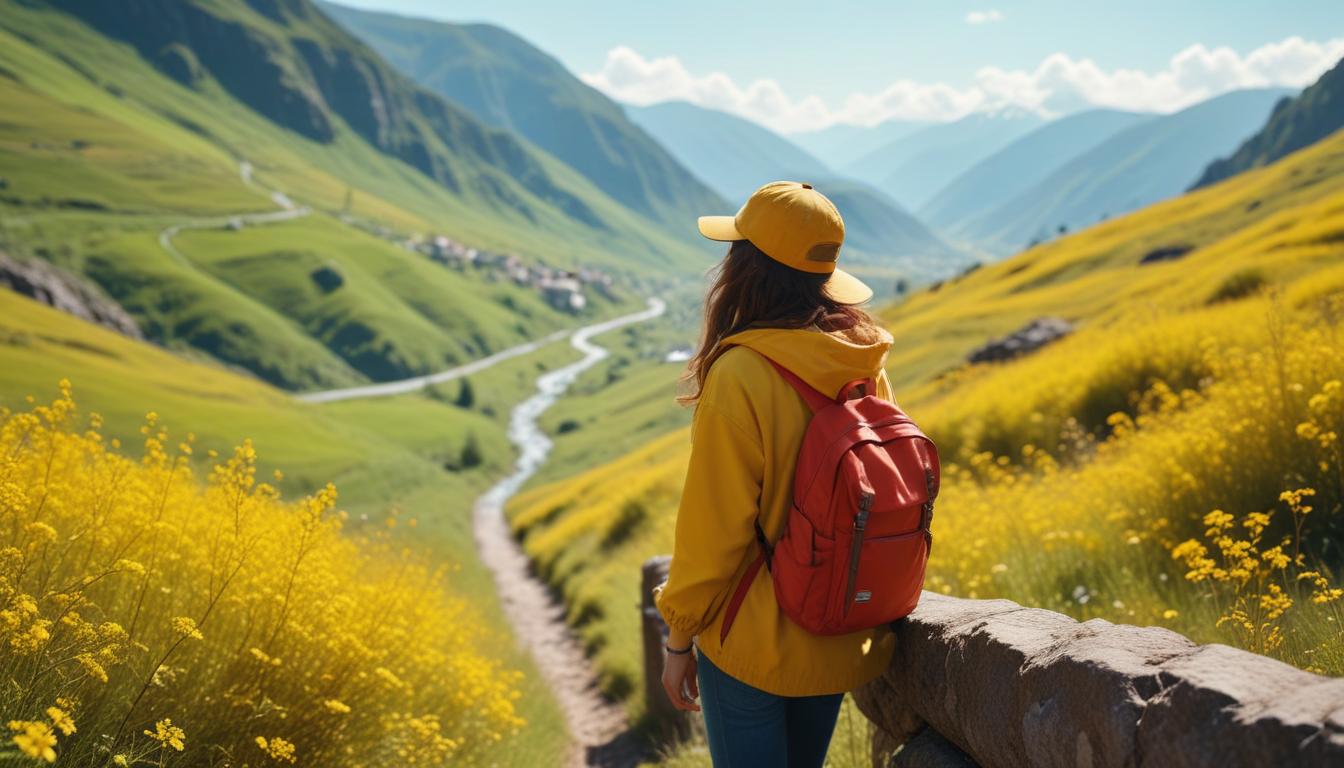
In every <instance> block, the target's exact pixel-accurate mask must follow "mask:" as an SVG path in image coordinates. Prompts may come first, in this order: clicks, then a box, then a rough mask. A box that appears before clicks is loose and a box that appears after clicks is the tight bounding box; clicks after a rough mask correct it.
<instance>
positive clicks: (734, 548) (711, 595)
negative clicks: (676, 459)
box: [655, 399, 765, 636]
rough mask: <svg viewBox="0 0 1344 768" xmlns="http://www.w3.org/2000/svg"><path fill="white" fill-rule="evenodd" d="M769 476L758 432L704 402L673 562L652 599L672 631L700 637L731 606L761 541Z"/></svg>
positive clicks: (697, 415) (698, 412)
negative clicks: (759, 519) (737, 581)
mask: <svg viewBox="0 0 1344 768" xmlns="http://www.w3.org/2000/svg"><path fill="white" fill-rule="evenodd" d="M764 472H765V456H764V451H763V449H762V445H761V435H760V430H759V428H757V427H756V425H755V424H754V423H749V424H746V425H744V424H742V423H740V422H739V421H738V420H736V419H733V418H732V417H730V416H728V415H727V413H726V412H725V411H724V410H721V409H720V408H719V407H718V406H716V405H715V404H714V403H713V402H710V401H706V400H703V399H702V400H701V401H700V403H699V404H698V405H697V406H696V412H695V419H694V423H693V426H692V430H691V461H690V466H689V467H688V469H687V472H686V484H685V487H684V489H683V490H682V494H681V506H680V508H679V509H678V511H677V527H676V541H675V544H674V545H673V549H672V563H671V566H670V569H669V573H668V579H667V583H666V584H664V585H663V586H662V587H661V588H660V589H659V590H658V592H657V593H656V595H655V599H656V603H657V606H658V611H659V612H660V613H661V614H662V616H663V620H664V621H666V622H667V625H668V626H669V627H671V628H672V629H674V630H678V631H680V632H682V633H684V634H686V635H688V636H694V635H697V634H699V633H700V632H701V631H702V630H704V629H705V628H706V627H708V626H709V625H710V624H711V623H712V622H713V621H714V618H715V616H716V615H717V614H718V612H719V610H720V609H721V608H722V607H723V605H724V603H725V602H727V600H728V597H729V595H730V594H731V593H732V590H733V587H734V586H735V585H734V583H733V576H735V575H736V573H737V570H738V568H739V566H740V565H741V564H742V562H743V559H744V556H745V555H746V553H747V551H748V550H749V549H750V547H751V546H752V542H753V541H755V538H756V534H755V527H754V523H755V520H756V516H757V514H758V512H759V509H760V499H761V483H762V479H763V477H764Z"/></svg>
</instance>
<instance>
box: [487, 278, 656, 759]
mask: <svg viewBox="0 0 1344 768" xmlns="http://www.w3.org/2000/svg"><path fill="white" fill-rule="evenodd" d="M666 309H667V305H666V304H664V303H663V301H662V300H661V299H656V298H654V299H649V308H648V309H646V310H644V311H642V312H636V313H634V314H630V315H624V316H622V317H617V318H614V319H612V320H607V321H605V322H601V323H596V324H594V325H589V326H587V327H585V328H582V329H580V330H578V331H576V332H575V333H574V336H573V337H572V338H571V339H570V343H571V344H573V345H574V348H575V349H578V350H579V351H580V352H582V353H583V358H582V359H580V360H579V361H578V362H574V363H570V364H569V365H567V366H565V367H563V368H557V369H556V370H554V371H551V372H549V373H546V374H543V375H542V376H540V377H538V379H537V393H536V394H535V395H533V396H532V397H530V398H528V399H527V400H524V401H523V402H521V403H519V404H518V405H516V406H514V409H513V411H512V413H511V414H510V415H509V440H510V441H511V442H512V443H513V444H514V446H515V447H516V448H517V449H518V462H517V464H516V465H515V466H514V470H513V472H512V473H510V474H509V475H508V476H507V477H505V478H504V479H502V480H500V481H499V482H498V483H496V484H495V485H494V486H493V487H492V488H490V490H488V491H486V492H485V493H484V494H483V495H482V496H481V497H480V498H479V499H477V500H476V508H475V511H474V513H473V523H474V525H473V528H474V529H475V532H476V550H477V553H478V554H479V556H480V558H481V562H483V563H485V566H486V567H487V568H489V569H490V572H491V574H492V575H493V576H494V578H495V591H496V592H498V593H499V601H500V605H501V606H502V607H503V609H504V615H505V617H506V618H507V619H508V620H509V624H510V625H512V627H513V631H514V635H515V636H516V637H517V638H518V641H519V642H520V643H522V644H523V645H524V646H525V647H526V648H527V649H528V650H529V651H530V652H531V654H532V657H533V659H534V660H535V661H536V665H537V668H538V669H539V670H540V672H541V675H542V677H543V678H545V680H546V683H547V685H549V686H550V688H551V691H552V693H553V694H554V695H555V698H556V701H557V702H558V703H559V705H560V709H561V710H562V711H563V712H564V715H565V724H566V725H567V726H568V727H569V733H570V737H571V738H572V739H573V741H574V746H573V747H572V748H571V753H570V755H569V756H568V760H567V761H566V764H567V765H569V766H609V767H610V768H633V766H635V765H636V764H637V763H638V762H639V758H640V757H641V754H640V750H639V747H638V744H637V743H636V740H635V739H634V736H633V734H631V733H630V732H629V729H628V723H627V722H626V717H625V711H624V709H623V708H622V707H621V706H620V705H618V704H613V703H611V702H609V701H607V700H606V699H605V698H604V697H603V696H602V693H601V691H599V690H598V688H597V673H596V672H595V670H594V669H593V666H592V663H591V662H590V661H589V659H588V656H587V654H585V653H584V652H583V645H582V643H581V642H580V641H579V639H578V638H577V637H576V636H575V635H574V633H573V632H572V631H571V630H570V628H569V625H568V624H566V623H565V607H564V605H563V604H562V603H560V602H559V601H558V600H556V599H555V597H553V596H552V594H551V592H550V590H549V589H548V588H547V586H546V585H545V584H544V583H543V582H542V581H541V580H540V579H538V578H537V577H536V575H535V574H533V573H532V568H531V563H530V561H529V560H528V558H527V555H526V554H525V553H524V552H523V550H522V547H520V546H519V545H518V542H517V541H516V540H515V539H514V537H513V535H512V533H511V532H510V530H509V525H508V522H507V521H506V520H505V518H504V505H505V504H506V503H507V502H508V500H509V498H511V497H512V496H513V495H514V494H515V493H517V492H518V489H519V488H521V487H522V486H523V484H524V483H526V482H527V481H528V479H530V478H531V477H532V475H534V474H536V472H537V470H538V469H540V468H541V466H542V465H543V464H544V463H545V462H546V457H547V455H548V454H549V453H550V451H551V446H552V443H551V440H550V438H549V437H547V436H546V433H545V432H544V431H542V429H541V427H540V426H539V425H538V423H537V419H538V417H539V416H541V414H542V413H543V412H545V411H546V409H547V408H550V407H551V406H552V405H554V404H555V401H556V400H558V399H559V398H560V396H561V395H563V394H564V393H565V390H567V389H569V386H570V385H571V384H573V383H574V380H575V379H577V378H578V377H579V374H581V373H583V372H584V371H586V370H588V369H589V368H592V367H593V366H594V365H597V364H598V363H599V362H601V361H602V359H603V358H605V357H606V356H607V355H608V354H610V353H609V352H608V350H607V349H606V348H604V347H600V346H598V345H597V344H594V343H593V342H592V341H591V339H592V338H593V337H594V336H597V335H598V334H601V333H605V332H607V331H610V330H612V329H615V328H619V327H621V326H624V325H629V324H631V323H638V322H643V321H645V320H651V319H653V318H655V317H658V316H659V315H661V314H662V313H663V312H664V310H666ZM631 615H632V616H633V614H631Z"/></svg>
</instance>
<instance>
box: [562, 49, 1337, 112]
mask: <svg viewBox="0 0 1344 768" xmlns="http://www.w3.org/2000/svg"><path fill="white" fill-rule="evenodd" d="M1341 58H1344V37H1341V38H1335V39H1332V40H1326V41H1324V42H1315V41H1309V40H1304V39H1302V38H1301V37H1289V38H1286V39H1284V40H1281V41H1279V42H1275V43H1267V44H1265V45H1262V46H1260V47H1259V48H1256V49H1255V50H1253V51H1251V52H1250V53H1247V54H1245V55H1241V54H1238V53H1237V52H1236V51H1234V50H1232V49H1231V48H1226V47H1218V48H1208V47H1206V46H1205V45H1203V44H1201V43H1196V44H1194V45H1191V46H1189V47H1187V48H1185V49H1184V50H1182V51H1180V52H1178V53H1176V55H1174V56H1172V57H1171V59H1170V60H1169V61H1168V62H1167V64H1166V66H1165V67H1163V68H1161V69H1157V70H1153V71H1145V70H1140V69H1126V68H1120V69H1112V70H1106V69H1103V68H1101V67H1100V66H1098V65H1097V64H1096V62H1094V61H1092V60H1091V59H1087V58H1081V59H1075V58H1073V57H1071V56H1069V55H1068V54H1065V53H1054V54H1051V55H1049V56H1047V57H1045V58H1044V59H1042V60H1041V62H1040V63H1039V64H1037V65H1036V67H1035V68H1034V69H1032V70H1020V69H1017V70H1009V69H1002V68H1000V67H993V66H987V67H982V68H981V69H980V70H978V71H977V72H976V73H975V75H974V76H973V78H972V79H971V82H970V83H969V84H967V85H964V86H954V85H950V84H948V83H941V82H919V81H915V80H908V79H903V80H896V81H894V82H892V83H889V84H888V85H886V86H885V87H883V88H881V89H880V90H877V91H872V92H855V93H851V94H849V95H848V96H846V97H845V98H844V99H843V100H842V101H841V102H840V103H838V104H828V103H826V102H825V101H824V100H822V99H821V98H820V97H819V96H816V95H815V94H809V95H802V96H797V97H795V96H791V95H790V94H789V93H787V92H786V91H785V89H784V87H783V86H782V85H780V84H779V82H777V81H775V80H771V79H762V80H753V81H752V82H750V83H746V84H745V85H744V84H739V83H737V82H736V81H734V80H733V79H732V78H731V77H729V76H728V75H727V74H724V73H722V72H710V73H708V74H694V73H692V72H691V71H690V70H688V69H687V68H686V66H685V65H684V64H683V63H682V62H681V60H680V59H679V58H677V57H675V56H664V57H661V58H653V59H646V58H644V57H643V56H642V55H640V54H639V52H637V51H635V50H633V49H631V48H628V47H625V46H621V47H618V48H613V49H612V50H611V51H609V52H608V53H607V60H606V62H605V63H604V64H603V66H602V68H601V69H600V70H598V71H596V72H591V73H587V74H584V75H581V77H582V78H583V80H584V81H585V82H587V83H588V84H589V85H592V86H593V87H595V88H597V89H599V90H601V91H603V92H605V93H606V94H608V95H609V96H611V97H612V98H614V99H616V100H618V101H624V102H628V103H631V104H638V105H644V104H653V103H656V102H660V101H672V100H682V101H689V102H691V103H694V104H699V105H701V106H704V107H710V108H712V109H719V110H723V111H725V112H730V113H733V114H736V115H740V116H742V117H745V118H748V119H750V120H755V121H757V122H759V123H762V124H764V125H767V126H770V127H771V128H774V129H775V130H778V131H781V132H784V133H793V132H797V131H806V130H813V129H817V128H824V127H826V126H828V125H832V124H835V123H852V124H857V125H874V124H876V123H880V122H882V121H884V120H890V119H901V120H955V119H957V118H960V117H963V116H965V115H967V114H970V113H972V112H980V111H990V110H996V109H1006V108H1020V109H1026V110H1031V111H1035V112H1039V113H1042V114H1047V115H1049V114H1058V113H1063V112H1070V111H1073V110H1077V109H1081V108H1086V107H1093V106H1096V107H1112V108H1116V109H1131V110H1137V111H1152V112H1174V111H1176V110H1178V109H1182V108H1184V107H1187V106H1190V105H1191V104H1195V103H1197V102H1200V101H1203V100H1204V99H1207V98H1210V97H1212V96H1216V95H1218V94H1220V93H1225V92H1227V91H1230V90H1235V89H1237V88H1254V87H1263V86H1270V85H1280V86H1292V87H1296V88H1300V87H1303V86H1306V85H1309V84H1310V83H1312V82H1313V81H1315V79H1316V78H1317V77H1319V76H1320V75H1321V73H1322V72H1324V71H1326V70H1327V69H1329V68H1330V67H1332V66H1334V64H1335V62H1337V61H1339V60H1340V59H1341Z"/></svg>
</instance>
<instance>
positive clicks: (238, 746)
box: [0, 384, 523, 766]
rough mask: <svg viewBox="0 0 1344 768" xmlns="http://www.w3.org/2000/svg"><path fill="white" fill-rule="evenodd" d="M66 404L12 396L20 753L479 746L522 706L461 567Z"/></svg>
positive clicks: (335, 751) (8, 697)
mask: <svg viewBox="0 0 1344 768" xmlns="http://www.w3.org/2000/svg"><path fill="white" fill-rule="evenodd" d="M99 427H100V424H99V419H98V417H97V416H96V415H92V414H90V415H89V416H87V417H81V416H80V415H79V414H78V413H77V411H76V407H75V403H74V400H73V398H72V395H71V391H70V387H69V385H68V384H63V387H62V394H61V396H60V397H59V398H58V399H57V400H55V402H53V403H52V404H50V405H36V406H34V407H32V408H31V409H30V410H28V411H26V412H21V413H8V412H3V413H0V670H2V671H3V679H4V680H5V681H6V682H5V686H6V689H5V691H4V694H3V696H0V722H4V723H5V724H6V725H7V728H8V732H9V736H8V737H7V738H6V740H5V747H4V749H3V754H5V755H8V756H10V757H15V758H20V759H24V760H27V761H29V762H34V763H51V762H57V763H59V764H65V765H81V766H102V765H109V766H135V765H141V766H149V765H153V766H170V765H252V766H258V765H269V764H290V763H296V762H299V763H302V764H307V765H332V766H378V765H389V764H397V765H441V764H443V763H445V762H447V761H451V762H453V763H454V764H460V765H471V764H473V763H474V762H476V761H475V758H476V757H477V756H478V755H479V753H480V750H481V749H482V748H484V747H485V746H487V745H489V744H491V743H494V742H496V741H498V740H500V739H503V738H506V737H508V736H509V735H511V734H512V733H514V732H515V731H516V730H517V729H519V728H520V727H521V726H522V725H523V723H522V722H521V720H520V718H519V717H518V715H517V714H516V712H515V707H514V702H515V699H516V698H517V693H516V691H515V685H516V683H517V674H516V673H514V672H512V671H510V670H508V669H504V668H502V666H501V665H500V664H499V662H497V661H495V660H494V658H493V657H492V656H491V655H489V654H488V653H486V652H485V651H484V650H483V649H484V648H485V647H486V644H488V643H491V642H495V641H496V639H495V638H493V637H491V636H490V635H489V634H488V633H486V632H485V631H484V630H482V629H480V628H479V627H480V623H479V621H478V620H477V617H476V615H475V613H474V609H473V608H472V606H470V605H469V604H468V602H467V601H466V600H464V599H463V598H461V597H459V596H457V595H455V594H454V593H453V590H452V579H453V571H454V569H453V568H452V567H448V566H438V565H433V564H431V563H429V562H426V561H422V560H421V558H420V557H419V556H417V555H415V554H413V553H411V552H407V551H403V550H401V549H399V548H398V546H397V545H396V544H394V543H393V540H392V538H391V537H390V536H387V535H379V534H373V535H360V536H358V537H357V536H355V535H353V534H350V533H347V532H343V531H342V530H341V527H342V520H343V517H344V515H343V514H342V513H340V512H338V511H337V510H336V507H335V505H336V491H335V489H334V488H331V487H330V486H328V487H327V488H326V489H324V490H322V491H320V492H318V493H316V494H314V495H312V496H310V497H308V498H304V499H302V500H299V501H285V500H283V499H281V498H280V496H279V494H278V492H277V491H276V490H275V489H274V488H273V487H272V486H271V485H269V484H267V483H265V482H259V481H258V480H257V478H256V477H255V475H256V455H255V452H254V451H253V449H252V448H251V446H250V445H249V444H244V445H242V446H240V447H239V448H237V449H236V450H235V452H234V453H233V455H232V456H228V457H219V458H217V457H214V456H210V457H209V458H210V459H211V460H212V463H213V464H214V466H213V469H211V470H209V472H208V476H207V477H198V476H197V472H196V471H193V469H192V468H191V467H192V463H193V462H192V461H191V459H190V456H191V453H192V446H191V443H192V441H191V439H190V437H187V438H186V439H185V440H184V441H183V442H182V443H180V444H178V445H176V446H175V447H174V446H173V445H172V444H171V443H170V442H169V438H168V434H167V432H166V430H164V429H163V428H162V427H161V426H160V425H159V424H158V422H157V419H156V418H155V417H154V415H153V414H150V416H149V417H148V419H147V423H146V426H145V427H144V429H143V432H144V437H145V440H144V448H143V455H142V457H141V458H140V459H138V460H137V459H133V458H131V457H129V456H127V455H126V453H125V452H124V451H123V450H122V447H121V446H120V445H118V444H117V443H116V441H109V440H105V439H104V438H103V437H102V436H101V435H100V434H99V431H98V430H99Z"/></svg>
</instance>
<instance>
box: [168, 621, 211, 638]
mask: <svg viewBox="0 0 1344 768" xmlns="http://www.w3.org/2000/svg"><path fill="white" fill-rule="evenodd" d="M173 631H174V632H176V633H177V634H178V635H180V636H182V637H189V638H191V639H192V640H204V639H205V635H202V634H201V630H199V629H197V628H196V620H195V619H191V618H188V617H186V616H177V617H175V618H174V619H173Z"/></svg>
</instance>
